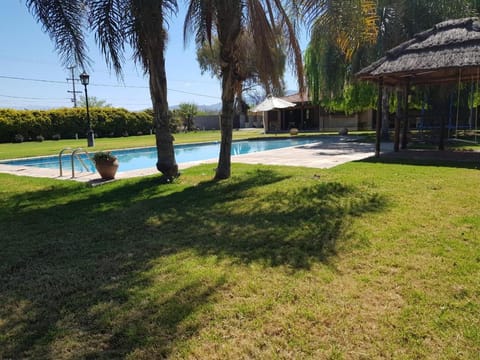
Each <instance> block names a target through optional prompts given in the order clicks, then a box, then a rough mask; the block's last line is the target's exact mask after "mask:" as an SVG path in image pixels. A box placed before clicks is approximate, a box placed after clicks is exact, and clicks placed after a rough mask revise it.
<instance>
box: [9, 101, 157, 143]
mask: <svg viewBox="0 0 480 360" xmlns="http://www.w3.org/2000/svg"><path fill="white" fill-rule="evenodd" d="M90 120H91V123H92V127H93V129H94V131H95V133H96V134H97V136H98V137H106V136H115V137H120V136H126V134H139V133H142V134H149V133H150V132H151V131H152V129H153V114H152V112H151V111H147V110H146V111H139V112H131V111H128V110H126V109H118V108H92V109H91V111H90ZM86 133H87V120H86V111H85V109H84V108H73V109H71V108H62V109H53V110H33V111H32V110H13V109H0V142H10V141H12V139H13V140H14V141H19V140H20V139H16V138H15V137H16V135H17V134H21V135H22V137H23V138H22V141H24V140H25V139H28V140H35V139H37V137H38V136H40V135H41V136H42V137H44V138H47V139H53V140H59V139H60V138H63V139H74V138H75V137H76V134H78V136H79V137H86ZM60 134H61V136H60Z"/></svg>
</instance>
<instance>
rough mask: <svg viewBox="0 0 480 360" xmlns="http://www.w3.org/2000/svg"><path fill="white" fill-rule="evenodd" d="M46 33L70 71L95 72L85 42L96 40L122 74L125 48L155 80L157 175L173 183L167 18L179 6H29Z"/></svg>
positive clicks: (112, 0)
mask: <svg viewBox="0 0 480 360" xmlns="http://www.w3.org/2000/svg"><path fill="white" fill-rule="evenodd" d="M25 3H26V5H27V7H28V9H29V10H30V12H31V13H32V14H33V15H34V17H35V18H36V19H37V21H39V22H40V23H41V24H42V25H43V29H44V31H45V32H46V33H47V34H48V35H49V36H50V37H51V38H52V40H53V41H54V42H55V47H56V50H57V51H58V52H59V54H60V56H61V58H62V60H63V62H64V64H65V65H71V64H72V63H76V64H79V65H80V66H81V67H82V68H86V67H88V66H89V63H90V60H89V58H88V54H87V46H86V41H85V37H86V36H87V34H88V33H90V32H93V33H94V34H95V40H96V42H97V44H98V45H99V47H100V49H101V51H102V53H103V55H104V57H105V59H106V62H107V64H108V65H109V66H111V67H112V68H113V69H114V70H115V72H116V73H117V75H119V76H121V74H122V63H123V61H124V53H125V48H126V47H127V45H129V46H130V47H131V48H132V49H133V51H134V58H135V61H136V62H137V63H139V64H140V65H141V66H142V67H143V69H144V71H145V74H148V76H149V84H150V96H151V99H152V105H153V111H154V122H155V124H154V125H155V130H156V131H155V136H156V144H157V152H158V161H157V169H158V170H159V171H160V172H161V173H162V174H163V175H164V176H165V177H166V178H167V179H168V180H170V179H172V178H174V177H176V176H178V166H177V164H176V161H175V153H174V148H173V138H172V135H171V133H170V129H169V126H168V125H169V117H168V102H167V77H166V73H165V57H164V51H165V46H166V42H167V32H166V30H165V24H166V17H167V16H169V15H171V14H173V13H175V12H176V11H177V1H176V0H68V1H64V0H25Z"/></svg>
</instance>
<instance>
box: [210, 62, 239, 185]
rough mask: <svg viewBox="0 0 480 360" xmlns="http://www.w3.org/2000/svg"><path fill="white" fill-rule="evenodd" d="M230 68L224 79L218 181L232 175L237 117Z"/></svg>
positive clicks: (226, 70)
mask: <svg viewBox="0 0 480 360" xmlns="http://www.w3.org/2000/svg"><path fill="white" fill-rule="evenodd" d="M231 68H232V66H228V67H227V68H226V69H225V70H224V72H223V78H222V114H221V116H220V131H221V136H222V138H221V143H220V154H219V158H218V166H217V171H216V173H215V179H216V180H222V179H228V178H229V177H230V173H231V152H232V131H233V117H234V115H235V112H234V109H233V105H234V101H235V92H234V90H233V89H234V82H233V70H232V69H231Z"/></svg>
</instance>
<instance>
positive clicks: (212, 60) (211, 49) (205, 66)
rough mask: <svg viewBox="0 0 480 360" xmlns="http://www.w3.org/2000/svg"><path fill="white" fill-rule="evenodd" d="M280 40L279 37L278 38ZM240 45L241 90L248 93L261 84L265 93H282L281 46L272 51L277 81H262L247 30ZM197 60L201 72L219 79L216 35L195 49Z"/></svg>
mask: <svg viewBox="0 0 480 360" xmlns="http://www.w3.org/2000/svg"><path fill="white" fill-rule="evenodd" d="M279 41H281V39H279ZM240 47H241V49H242V51H241V52H240V54H239V68H238V73H239V77H240V78H241V79H243V82H242V92H244V93H248V92H251V91H255V89H256V88H257V87H258V86H261V88H262V89H263V91H264V93H265V94H274V95H277V96H279V95H283V93H284V89H285V83H284V80H283V74H284V72H285V65H286V60H287V59H286V54H285V50H284V49H283V47H281V46H280V47H276V48H275V49H274V51H276V52H277V54H276V55H275V56H274V61H275V63H274V66H275V67H276V69H275V70H274V71H275V72H276V73H277V74H278V76H279V80H280V81H279V83H278V84H277V83H275V84H273V83H269V82H267V83H263V82H262V78H261V74H260V72H259V70H258V69H257V63H258V62H259V60H258V59H256V57H257V52H256V51H255V42H254V39H253V37H252V34H251V33H249V32H248V31H246V32H243V33H242V34H241V39H240ZM197 61H198V64H199V65H200V70H201V71H202V74H204V73H206V72H208V73H210V75H211V76H212V77H216V78H217V79H219V80H220V79H221V76H222V70H221V63H222V61H221V58H220V43H219V41H218V38H217V37H214V39H213V41H212V43H211V44H208V43H204V44H203V45H202V46H200V47H199V48H198V49H197Z"/></svg>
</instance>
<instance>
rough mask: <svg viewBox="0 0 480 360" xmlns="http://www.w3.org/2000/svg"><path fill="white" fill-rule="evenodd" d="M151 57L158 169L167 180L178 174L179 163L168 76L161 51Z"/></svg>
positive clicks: (151, 86) (150, 70)
mask: <svg viewBox="0 0 480 360" xmlns="http://www.w3.org/2000/svg"><path fill="white" fill-rule="evenodd" d="M152 53H153V54H155V55H154V56H153V57H152V58H153V59H152V58H151V59H152V60H153V61H152V63H151V64H150V68H149V75H150V96H151V98H152V104H153V114H154V122H155V140H156V145H157V156H158V159H157V169H158V171H160V172H161V173H162V174H163V176H165V178H166V179H167V180H172V179H173V178H175V177H177V176H178V165H177V163H176V161H175V150H174V147H173V136H172V134H171V133H170V127H169V125H170V124H169V123H170V120H169V116H168V102H167V76H166V73H165V58H164V57H163V53H162V52H159V51H155V52H152Z"/></svg>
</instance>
